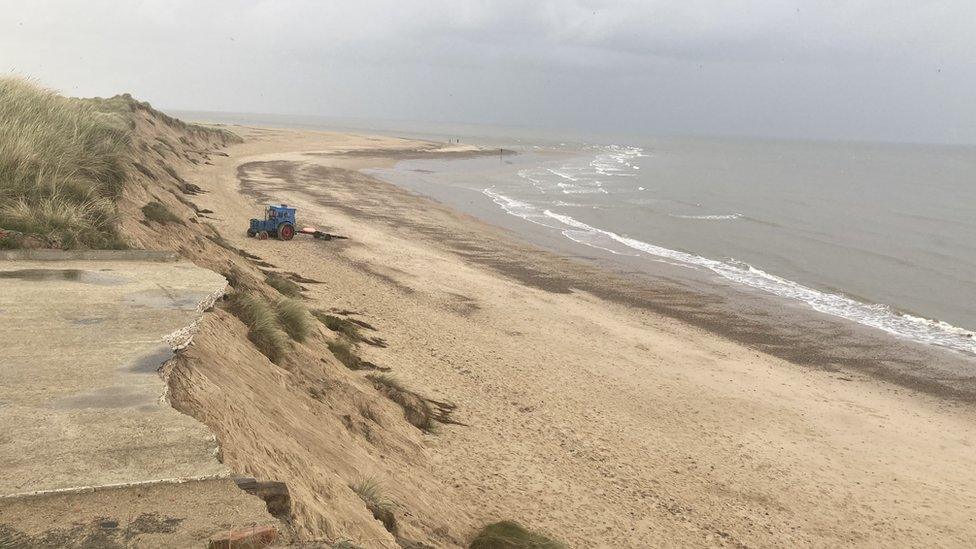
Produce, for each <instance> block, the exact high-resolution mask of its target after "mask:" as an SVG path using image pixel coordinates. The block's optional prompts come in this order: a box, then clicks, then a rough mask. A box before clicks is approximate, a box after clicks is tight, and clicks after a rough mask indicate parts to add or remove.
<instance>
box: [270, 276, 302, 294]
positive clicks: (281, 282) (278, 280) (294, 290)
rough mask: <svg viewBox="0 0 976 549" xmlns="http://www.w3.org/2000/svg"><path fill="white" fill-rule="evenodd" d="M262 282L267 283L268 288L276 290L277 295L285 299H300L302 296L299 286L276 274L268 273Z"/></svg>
mask: <svg viewBox="0 0 976 549" xmlns="http://www.w3.org/2000/svg"><path fill="white" fill-rule="evenodd" d="M264 281H265V282H267V283H268V286H271V287H272V288H274V289H275V290H278V293H280V294H281V295H283V296H285V297H300V296H301V295H302V287H301V286H299V285H298V284H295V283H294V282H292V281H291V280H288V279H287V278H285V277H283V276H281V275H280V274H278V273H268V275H267V276H266V277H265V278H264Z"/></svg>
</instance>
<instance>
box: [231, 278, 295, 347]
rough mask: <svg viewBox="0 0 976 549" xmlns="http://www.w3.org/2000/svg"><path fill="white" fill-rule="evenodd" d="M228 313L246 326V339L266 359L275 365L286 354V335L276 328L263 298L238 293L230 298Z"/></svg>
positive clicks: (275, 322)
mask: <svg viewBox="0 0 976 549" xmlns="http://www.w3.org/2000/svg"><path fill="white" fill-rule="evenodd" d="M228 305H229V307H228V308H229V309H230V311H231V312H232V313H233V314H234V315H235V316H237V318H239V319H241V321H242V322H243V323H244V324H246V325H247V338H248V339H250V340H251V342H252V343H254V345H255V346H256V347H257V348H258V350H259V351H261V353H262V354H264V356H266V357H268V359H269V360H270V361H271V362H274V363H277V362H278V361H279V360H281V359H282V358H283V357H284V356H285V354H286V353H287V352H288V349H289V343H288V335H287V334H286V333H285V332H284V331H283V330H282V329H281V328H280V327H279V326H278V319H277V315H276V314H275V310H274V308H273V307H272V306H271V304H270V303H268V301H267V300H265V299H264V298H263V297H261V296H259V295H257V294H252V293H244V292H238V293H235V294H232V295H231V296H230V299H229V302H228Z"/></svg>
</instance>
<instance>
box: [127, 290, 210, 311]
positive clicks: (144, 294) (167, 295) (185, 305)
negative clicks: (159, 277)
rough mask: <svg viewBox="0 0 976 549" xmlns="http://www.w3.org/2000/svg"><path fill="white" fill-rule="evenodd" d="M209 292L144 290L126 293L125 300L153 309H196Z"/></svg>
mask: <svg viewBox="0 0 976 549" xmlns="http://www.w3.org/2000/svg"><path fill="white" fill-rule="evenodd" d="M209 295H210V293H209V292H188V291H186V290H179V291H177V290H167V289H159V290H143V291H141V292H133V293H131V294H126V296H125V297H124V298H123V300H124V301H125V302H126V303H130V304H132V305H135V306H137V307H149V308H151V309H178V310H181V311H195V310H196V308H197V305H199V304H200V302H201V301H203V300H204V299H205V298H206V297H207V296H209Z"/></svg>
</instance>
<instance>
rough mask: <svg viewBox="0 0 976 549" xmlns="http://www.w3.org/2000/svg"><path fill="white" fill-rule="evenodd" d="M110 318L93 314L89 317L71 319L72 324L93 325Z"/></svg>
mask: <svg viewBox="0 0 976 549" xmlns="http://www.w3.org/2000/svg"><path fill="white" fill-rule="evenodd" d="M106 320H108V319H107V318H104V317H97V316H92V317H88V318H75V319H73V320H72V321H71V323H72V324H77V325H79V326H91V325H92V324H101V323H102V322H105V321H106Z"/></svg>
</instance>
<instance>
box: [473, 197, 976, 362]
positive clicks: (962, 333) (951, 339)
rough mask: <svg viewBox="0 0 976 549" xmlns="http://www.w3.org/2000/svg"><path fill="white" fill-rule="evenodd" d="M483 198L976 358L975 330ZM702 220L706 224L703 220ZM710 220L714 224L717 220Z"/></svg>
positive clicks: (577, 235)
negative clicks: (975, 356)
mask: <svg viewBox="0 0 976 549" xmlns="http://www.w3.org/2000/svg"><path fill="white" fill-rule="evenodd" d="M483 192H484V194H485V195H487V196H489V197H491V198H492V200H493V201H494V202H495V203H496V204H498V205H499V206H501V207H502V208H503V209H504V210H505V211H506V212H508V213H509V214H512V215H515V216H517V217H521V218H522V219H525V220H527V221H531V222H533V223H536V224H538V225H543V226H546V227H550V228H553V229H557V230H559V231H560V232H561V233H562V234H563V235H564V236H565V237H566V238H569V239H571V240H573V241H574V242H578V243H580V244H584V245H586V246H592V247H595V248H599V249H602V250H606V251H609V252H611V253H614V254H625V252H621V251H620V250H619V249H614V248H617V246H614V244H620V245H623V246H625V247H627V248H630V249H632V250H636V251H638V252H642V253H645V254H648V255H651V256H654V257H655V258H662V259H666V260H671V261H675V262H678V263H680V264H684V265H688V266H696V267H703V268H706V269H709V270H711V271H712V272H714V273H716V274H718V275H719V276H721V277H723V278H725V279H727V280H730V281H733V282H736V283H739V284H744V285H746V286H749V287H752V288H756V289H759V290H763V291H765V292H768V293H771V294H774V295H777V296H780V297H785V298H789V299H794V300H797V301H802V302H804V303H806V304H807V305H809V306H810V307H811V308H813V309H814V310H816V311H820V312H822V313H826V314H830V315H833V316H838V317H841V318H846V319H848V320H852V321H854V322H858V323H860V324H864V325H866V326H871V327H874V328H878V329H880V330H884V331H885V332H888V333H890V334H893V335H896V336H898V337H902V338H906V339H911V340H914V341H921V342H924V343H929V344H932V345H939V346H942V347H947V348H950V349H954V350H957V351H962V352H965V353H970V354H976V336H974V334H973V333H972V332H971V331H969V330H965V329H963V328H959V327H957V326H953V325H951V324H948V323H946V322H942V321H939V320H932V319H927V318H921V317H917V316H913V315H909V314H905V313H901V312H899V311H896V310H894V309H892V308H891V307H889V306H887V305H883V304H870V303H862V302H860V301H857V300H854V299H851V298H849V297H846V296H843V295H838V294H831V293H827V292H822V291H819V290H815V289H813V288H809V287H807V286H804V285H802V284H799V283H797V282H794V281H792V280H787V279H785V278H782V277H779V276H776V275H774V274H770V273H767V272H765V271H763V270H761V269H757V268H755V267H753V266H752V265H749V264H747V263H742V262H738V261H734V260H730V261H717V260H714V259H709V258H706V257H701V256H698V255H694V254H690V253H686V252H681V251H677V250H671V249H668V248H664V247H662V246H657V245H654V244H651V243H648V242H644V241H641V240H637V239H634V238H629V237H626V236H621V235H619V234H617V233H614V232H612V231H606V230H603V229H600V228H597V227H593V226H590V225H588V224H586V223H583V222H581V221H579V220H577V219H574V218H573V217H570V216H568V215H563V214H559V213H556V212H553V211H551V210H548V209H542V208H537V207H535V206H533V205H531V204H528V203H525V202H521V201H518V200H513V199H511V198H508V197H505V196H502V195H500V194H498V193H496V192H494V191H492V190H491V189H485V190H484V191H483ZM735 215H738V214H735ZM699 217H700V218H702V216H699ZM704 218H705V219H712V218H717V217H704ZM722 218H729V217H727V216H726V217H722ZM626 255H630V254H626Z"/></svg>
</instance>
